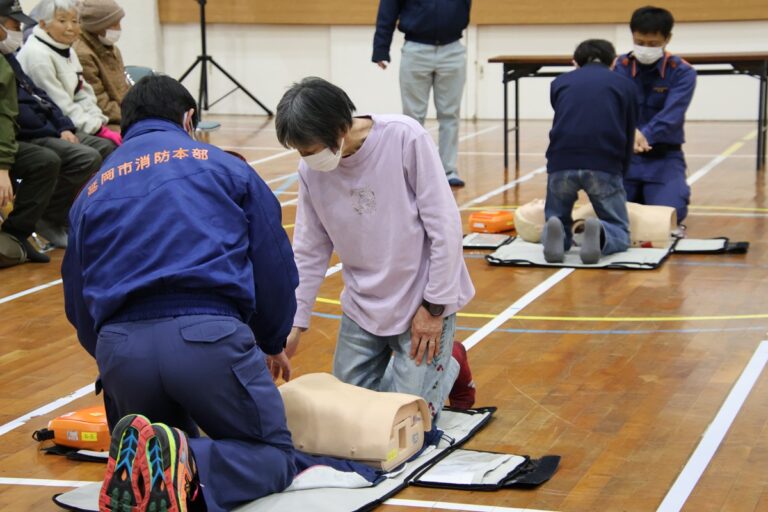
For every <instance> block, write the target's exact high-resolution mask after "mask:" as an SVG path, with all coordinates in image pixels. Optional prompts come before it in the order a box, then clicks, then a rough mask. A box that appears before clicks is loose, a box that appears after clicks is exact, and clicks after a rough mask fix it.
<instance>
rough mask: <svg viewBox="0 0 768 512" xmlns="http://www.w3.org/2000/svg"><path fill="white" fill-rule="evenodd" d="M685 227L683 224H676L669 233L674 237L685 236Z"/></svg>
mask: <svg viewBox="0 0 768 512" xmlns="http://www.w3.org/2000/svg"><path fill="white" fill-rule="evenodd" d="M686 229H687V228H686V227H685V224H678V225H677V227H676V228H675V229H673V230H672V233H671V235H672V236H673V237H674V238H685V237H686Z"/></svg>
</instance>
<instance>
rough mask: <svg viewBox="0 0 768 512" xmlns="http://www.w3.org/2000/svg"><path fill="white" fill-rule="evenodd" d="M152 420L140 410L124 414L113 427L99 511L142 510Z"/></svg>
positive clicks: (121, 511) (146, 479)
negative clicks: (145, 453)
mask: <svg viewBox="0 0 768 512" xmlns="http://www.w3.org/2000/svg"><path fill="white" fill-rule="evenodd" d="M147 427H150V423H149V420H148V419H147V418H145V417H144V416H141V415H138V414H129V415H128V416H125V417H124V418H122V419H121V420H120V421H119V422H118V423H117V425H115V428H114V430H113V431H112V440H111V442H110V445H109V459H108V461H107V472H106V473H105V475H104V483H103V484H102V486H101V491H100V492H99V511H100V512H106V511H113V512H139V511H141V510H144V509H143V505H144V500H145V485H146V482H147V481H148V476H149V474H148V472H147V465H146V459H145V458H144V447H145V446H146V435H147V430H146V428H147Z"/></svg>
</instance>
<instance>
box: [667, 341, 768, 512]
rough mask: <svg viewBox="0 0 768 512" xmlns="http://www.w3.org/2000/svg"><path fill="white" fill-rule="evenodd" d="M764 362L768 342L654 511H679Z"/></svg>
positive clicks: (767, 355) (731, 422) (747, 368)
mask: <svg viewBox="0 0 768 512" xmlns="http://www.w3.org/2000/svg"><path fill="white" fill-rule="evenodd" d="M767 361H768V341H762V342H760V345H758V347H757V349H756V350H755V352H754V353H753V354H752V357H751V358H750V360H749V362H748V363H747V365H746V366H745V367H744V370H743V371H742V373H741V375H740V376H739V378H738V380H737V381H736V383H735V384H734V385H733V388H732V389H731V392H730V393H728V396H727V397H726V399H725V402H723V405H722V406H721V407H720V410H719V411H718V413H717V415H716V416H715V419H714V420H712V423H710V424H709V426H708V427H707V430H706V431H705V432H704V435H703V437H702V438H701V441H699V444H698V446H696V449H695V450H694V452H693V454H692V455H691V457H690V459H688V462H687V463H686V465H685V467H684V468H683V470H682V471H681V472H680V475H678V477H677V479H676V480H675V483H674V484H672V487H671V488H670V489H669V492H667V495H666V496H665V497H664V500H663V501H662V502H661V504H660V505H659V508H658V509H657V510H658V511H659V512H677V511H679V510H680V509H682V508H683V505H685V502H686V501H687V500H688V497H689V496H690V494H691V492H692V491H693V489H694V487H696V484H697V483H698V481H699V478H701V475H702V474H704V471H705V470H706V469H707V466H709V463H710V461H711V460H712V457H714V455H715V452H716V451H717V448H718V447H719V446H720V443H722V441H723V439H724V438H725V435H726V434H727V433H728V429H729V428H730V427H731V425H732V424H733V420H734V419H736V416H737V415H738V413H739V411H740V410H741V407H742V405H744V402H745V401H746V399H747V397H748V396H749V394H750V392H751V391H752V388H753V387H754V385H755V382H757V379H758V377H759V376H760V374H761V373H762V372H763V368H765V364H766V362H767Z"/></svg>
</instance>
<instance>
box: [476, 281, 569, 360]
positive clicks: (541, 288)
mask: <svg viewBox="0 0 768 512" xmlns="http://www.w3.org/2000/svg"><path fill="white" fill-rule="evenodd" d="M573 270H574V269H572V268H564V269H560V270H558V271H557V272H555V273H554V274H552V275H551V276H549V277H548V278H547V279H545V280H544V281H542V282H541V283H539V284H538V285H537V286H536V287H535V288H533V289H532V290H531V291H529V292H528V293H526V294H525V295H523V296H522V297H520V298H519V299H517V300H516V301H515V302H513V303H512V305H510V306H509V307H508V308H507V309H505V310H504V311H502V312H501V313H500V314H499V315H497V316H496V317H495V318H493V319H491V321H490V322H488V323H487V324H485V325H484V326H482V327H481V328H480V330H479V331H477V332H475V333H474V334H472V335H471V336H470V337H469V338H467V339H466V340H464V341H463V342H462V343H463V344H464V347H465V348H466V349H467V350H469V349H471V348H472V347H474V346H475V345H477V344H478V343H480V341H482V340H483V338H485V337H486V336H488V335H489V334H490V333H492V332H493V331H494V330H496V328H497V327H500V326H501V325H502V324H503V323H504V322H506V321H507V320H509V319H510V318H512V317H513V316H515V315H517V313H518V312H520V311H521V310H522V309H523V308H525V307H526V306H528V305H529V304H531V303H532V302H533V301H535V300H536V299H538V298H539V297H541V296H542V295H544V294H545V293H546V292H547V291H549V290H550V289H551V288H552V287H554V286H555V285H556V284H557V283H559V282H560V281H562V280H563V279H565V278H566V277H568V276H569V275H571V273H572V272H573Z"/></svg>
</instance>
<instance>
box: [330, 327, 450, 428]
mask: <svg viewBox="0 0 768 512" xmlns="http://www.w3.org/2000/svg"><path fill="white" fill-rule="evenodd" d="M455 332H456V315H450V316H448V317H446V318H445V319H444V320H443V334H442V335H441V337H440V349H439V351H438V352H437V353H436V354H435V356H434V357H433V358H432V363H431V364H427V358H426V356H425V357H424V359H423V360H422V362H421V365H419V366H416V362H415V361H414V360H413V359H411V357H410V350H411V330H410V329H408V330H407V331H406V332H404V333H403V334H399V335H394V336H376V335H375V334H371V333H369V332H368V331H366V330H364V329H362V328H361V327H360V326H359V325H357V324H356V323H355V322H354V320H352V319H351V318H349V317H348V316H347V315H343V316H342V318H341V328H340V329H339V339H338V342H337V343H336V353H335V354H334V356H333V374H334V375H335V376H336V377H337V378H338V379H339V380H341V381H342V382H346V383H348V384H354V385H355V386H360V387H364V388H367V389H372V390H374V391H392V392H395V393H407V394H410V395H416V396H420V397H422V398H423V399H424V400H425V401H426V402H427V406H428V407H429V410H430V411H431V412H432V416H433V418H435V419H436V418H437V414H438V413H439V412H440V410H441V409H442V408H443V403H444V402H445V399H446V398H447V397H448V393H450V391H451V387H452V386H453V383H454V381H455V380H456V376H457V375H458V370H459V368H458V364H455V363H454V364H452V362H451V354H452V351H453V335H454V333H455Z"/></svg>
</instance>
